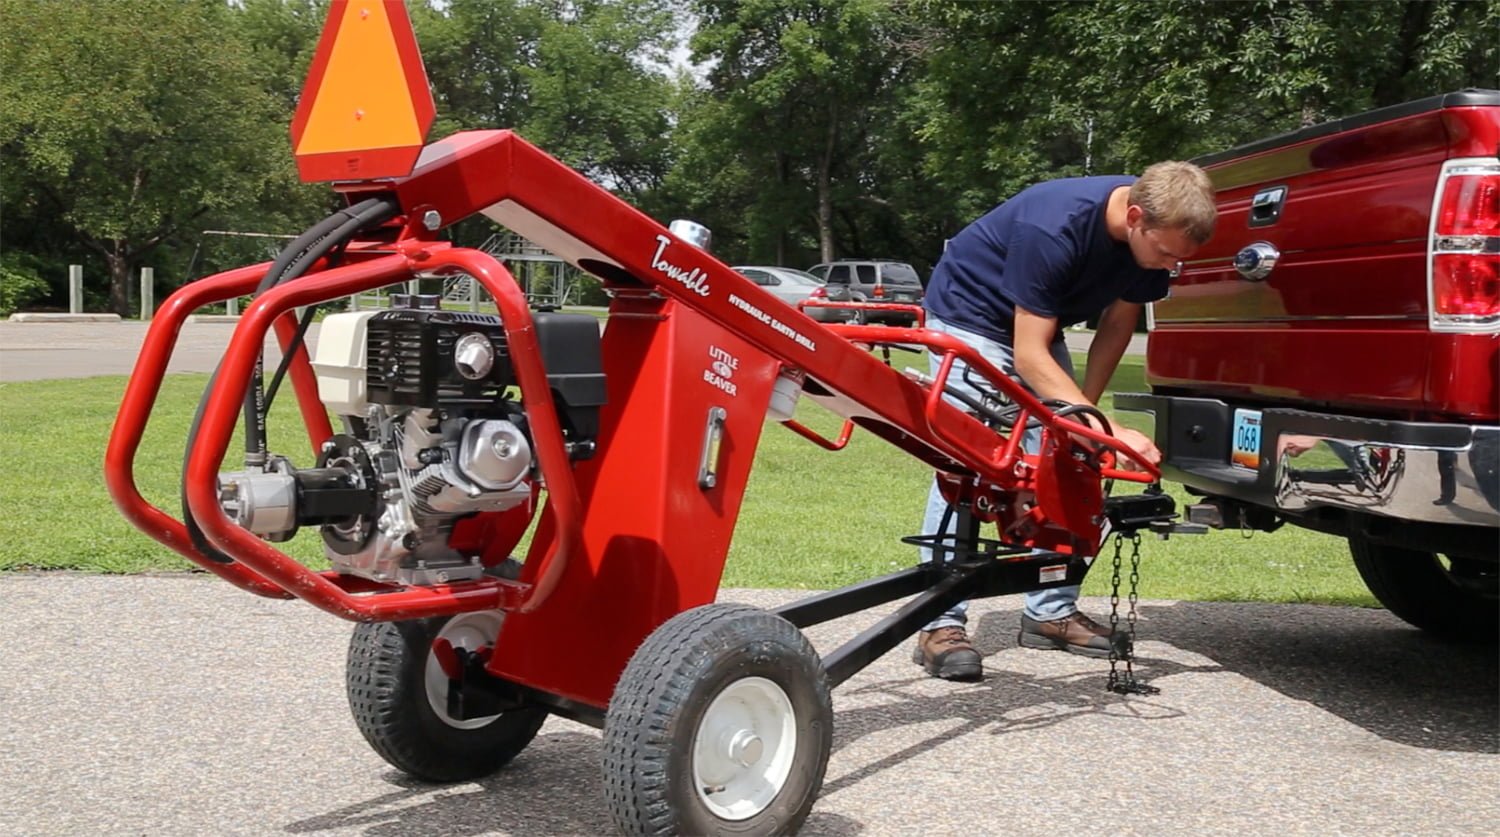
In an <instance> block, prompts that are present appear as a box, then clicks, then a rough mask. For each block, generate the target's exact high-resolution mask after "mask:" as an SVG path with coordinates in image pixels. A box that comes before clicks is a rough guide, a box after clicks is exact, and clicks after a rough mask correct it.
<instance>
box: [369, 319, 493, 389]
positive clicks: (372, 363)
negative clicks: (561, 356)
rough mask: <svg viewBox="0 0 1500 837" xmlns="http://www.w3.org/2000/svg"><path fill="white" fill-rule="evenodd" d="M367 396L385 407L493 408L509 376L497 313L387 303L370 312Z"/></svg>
mask: <svg viewBox="0 0 1500 837" xmlns="http://www.w3.org/2000/svg"><path fill="white" fill-rule="evenodd" d="M366 339H367V341H368V343H367V349H368V354H367V355H366V358H367V360H366V370H365V376H366V377H365V382H366V391H367V393H368V397H369V400H370V401H371V402H372V403H375V404H384V405H386V406H391V407H425V408H434V407H451V408H464V409H466V410H471V411H476V412H485V411H487V410H489V409H493V408H498V407H499V406H500V403H501V401H502V400H503V397H504V394H505V388H506V387H508V386H510V385H511V384H512V383H513V382H514V380H515V373H514V370H513V369H512V367H511V363H510V350H509V348H508V347H507V345H506V342H505V329H504V328H502V327H501V325H500V318H499V317H496V316H493V315H486V314H471V313H466V312H461V311H432V310H423V309H410V308H408V309H392V310H390V311H382V312H381V313H379V314H376V315H375V316H373V317H371V318H370V323H369V328H368V331H367V338H366Z"/></svg>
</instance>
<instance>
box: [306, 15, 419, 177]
mask: <svg viewBox="0 0 1500 837" xmlns="http://www.w3.org/2000/svg"><path fill="white" fill-rule="evenodd" d="M433 114H434V108H433V104H432V90H431V89H430V88H429V87H428V86H427V71H426V70H424V69H423V68H422V55H421V53H420V52H419V51H418V50H417V38H416V36H415V35H414V34H412V30H411V20H410V19H409V18H408V17H407V16H406V7H405V6H404V5H403V4H402V3H401V0H333V3H332V5H331V6H330V8H329V9H328V20H327V22H326V23H324V24H323V34H322V36H321V37H320V38H319V39H318V51H317V52H316V53H315V54H314V55H313V60H312V66H311V67H309V69H308V72H307V83H306V84H304V85H303V87H302V97H301V99H300V100H299V101H298V102H297V113H296V116H294V117H293V118H292V153H293V154H294V155H295V156H296V158H297V173H298V174H299V175H301V177H302V179H303V180H304V181H307V182H309V183H311V182H317V181H325V180H374V179H383V178H391V177H404V176H406V175H408V174H411V170H412V167H413V166H414V165H415V164H416V161H417V155H418V154H420V153H421V151H422V143H423V141H424V140H425V139H426V137H427V129H428V128H430V127H432V117H433Z"/></svg>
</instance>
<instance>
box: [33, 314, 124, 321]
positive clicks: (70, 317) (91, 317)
mask: <svg viewBox="0 0 1500 837" xmlns="http://www.w3.org/2000/svg"><path fill="white" fill-rule="evenodd" d="M9 319H10V322H13V323H118V322H121V319H120V315H119V314H11V315H10V318H9Z"/></svg>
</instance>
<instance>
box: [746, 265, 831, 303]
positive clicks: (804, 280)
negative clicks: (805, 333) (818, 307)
mask: <svg viewBox="0 0 1500 837" xmlns="http://www.w3.org/2000/svg"><path fill="white" fill-rule="evenodd" d="M732 269H733V270H735V271H737V272H739V273H740V274H741V275H743V276H745V277H746V278H747V279H749V280H750V281H752V282H754V283H755V284H757V285H759V286H761V287H762V288H765V289H766V290H768V291H770V292H771V293H772V294H774V295H775V296H776V298H777V299H780V300H781V301H783V302H786V303H788V304H791V305H796V304H797V303H798V302H801V301H802V300H804V299H807V298H808V297H809V296H812V295H813V294H814V293H815V292H816V291H820V290H822V289H823V280H821V279H819V278H818V277H816V276H814V275H812V274H811V273H808V272H807V271H805V270H798V269H796V268H794V267H772V266H770V265H736V266H734V267H733V268H732Z"/></svg>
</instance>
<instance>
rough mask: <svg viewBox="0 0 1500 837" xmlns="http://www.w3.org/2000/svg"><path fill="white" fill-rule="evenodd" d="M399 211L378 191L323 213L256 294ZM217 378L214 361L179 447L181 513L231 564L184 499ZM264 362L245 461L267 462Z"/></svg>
mask: <svg viewBox="0 0 1500 837" xmlns="http://www.w3.org/2000/svg"><path fill="white" fill-rule="evenodd" d="M400 213H401V207H400V206H399V205H398V204H397V203H396V202H395V200H394V199H393V198H388V197H381V198H370V199H368V200H364V201H361V202H360V203H357V204H355V205H354V206H350V207H347V208H345V209H341V210H339V211H338V212H335V213H333V214H332V215H330V216H328V217H327V218H324V219H323V220H321V221H319V222H318V223H316V224H314V225H313V226H311V227H309V228H308V229H307V231H306V232H304V233H302V234H301V235H299V236H297V237H296V238H295V239H293V240H292V242H291V243H290V244H288V245H287V246H286V247H285V248H283V249H282V251H281V253H280V254H279V255H278V256H277V257H276V261H274V262H272V263H271V268H270V269H269V270H267V271H266V275H265V278H263V279H262V280H261V281H260V284H259V285H258V286H256V289H255V296H260V295H261V294H262V293H265V292H266V291H268V290H270V289H271V288H274V287H276V286H277V285H279V284H281V283H282V282H286V281H289V280H291V279H295V278H297V277H298V276H300V275H302V274H303V273H305V272H306V271H307V269H308V268H309V267H311V266H312V265H313V264H315V263H317V261H318V259H321V258H323V256H325V255H327V254H328V252H329V251H331V250H333V249H334V248H335V247H342V246H344V245H346V244H347V243H348V242H349V240H350V239H351V238H353V237H354V236H355V235H357V234H358V233H359V232H360V231H361V230H363V229H365V228H366V227H370V226H374V225H376V224H380V223H384V222H385V221H387V220H389V219H391V218H394V217H396V216H397V215H399V214H400ZM311 317H312V311H311V310H309V311H308V312H307V314H306V315H304V316H303V318H302V320H301V321H300V322H299V323H298V329H297V333H296V334H295V335H294V337H293V339H292V342H291V343H290V345H288V346H287V347H286V351H285V352H283V356H282V360H281V365H280V366H279V367H278V368H277V373H276V376H275V377H274V378H273V380H272V395H274V393H275V387H276V385H277V384H278V383H279V382H280V380H281V377H282V375H283V374H284V373H285V371H286V369H287V364H288V361H289V360H290V359H291V357H292V355H293V354H294V353H295V352H296V350H297V347H298V346H299V345H301V342H302V337H303V335H304V334H305V333H306V331H307V326H308V324H309V323H310V322H311ZM218 378H219V369H218V367H215V368H214V371H213V373H212V374H211V375H209V378H208V386H206V387H204V390H203V395H202V396H201V397H200V398H199V399H198V407H197V410H195V411H194V413H193V421H192V424H191V425H190V426H189V427H188V434H187V445H186V448H185V449H184V452H183V457H182V461H183V465H184V469H183V476H182V482H181V485H180V489H181V499H182V519H183V523H184V524H185V525H186V527H187V532H188V538H189V539H190V540H191V541H192V542H193V547H194V548H195V549H197V550H198V551H199V552H200V553H202V554H203V555H204V556H205V557H207V558H208V559H210V560H213V561H217V562H219V563H221V564H231V563H234V560H233V559H232V558H230V557H229V556H228V555H225V554H224V553H222V552H220V551H219V550H218V549H215V548H214V546H213V545H212V544H210V543H209V542H208V539H207V538H206V537H204V536H203V530H202V529H201V528H200V527H199V526H198V522H197V521H196V520H194V519H193V513H192V510H191V509H189V508H188V502H187V470H186V464H187V460H188V457H189V456H191V455H192V452H193V444H194V442H196V441H197V439H198V428H199V426H200V425H201V424H202V422H203V412H204V410H205V409H206V408H207V406H208V394H209V393H210V392H212V391H213V388H214V385H215V383H217V381H218ZM262 382H263V377H262V365H261V363H260V362H259V361H257V362H256V364H255V371H254V372H253V373H252V375H251V381H250V384H251V386H250V388H249V390H248V391H247V392H246V393H245V457H246V461H247V464H248V463H249V462H251V461H258V462H259V463H260V464H264V463H265V458H266V452H267V451H266V442H265V439H266V423H265V422H266V412H267V411H268V410H269V408H270V400H269V398H268V397H267V396H266V394H265V391H264V389H263V387H262Z"/></svg>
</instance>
